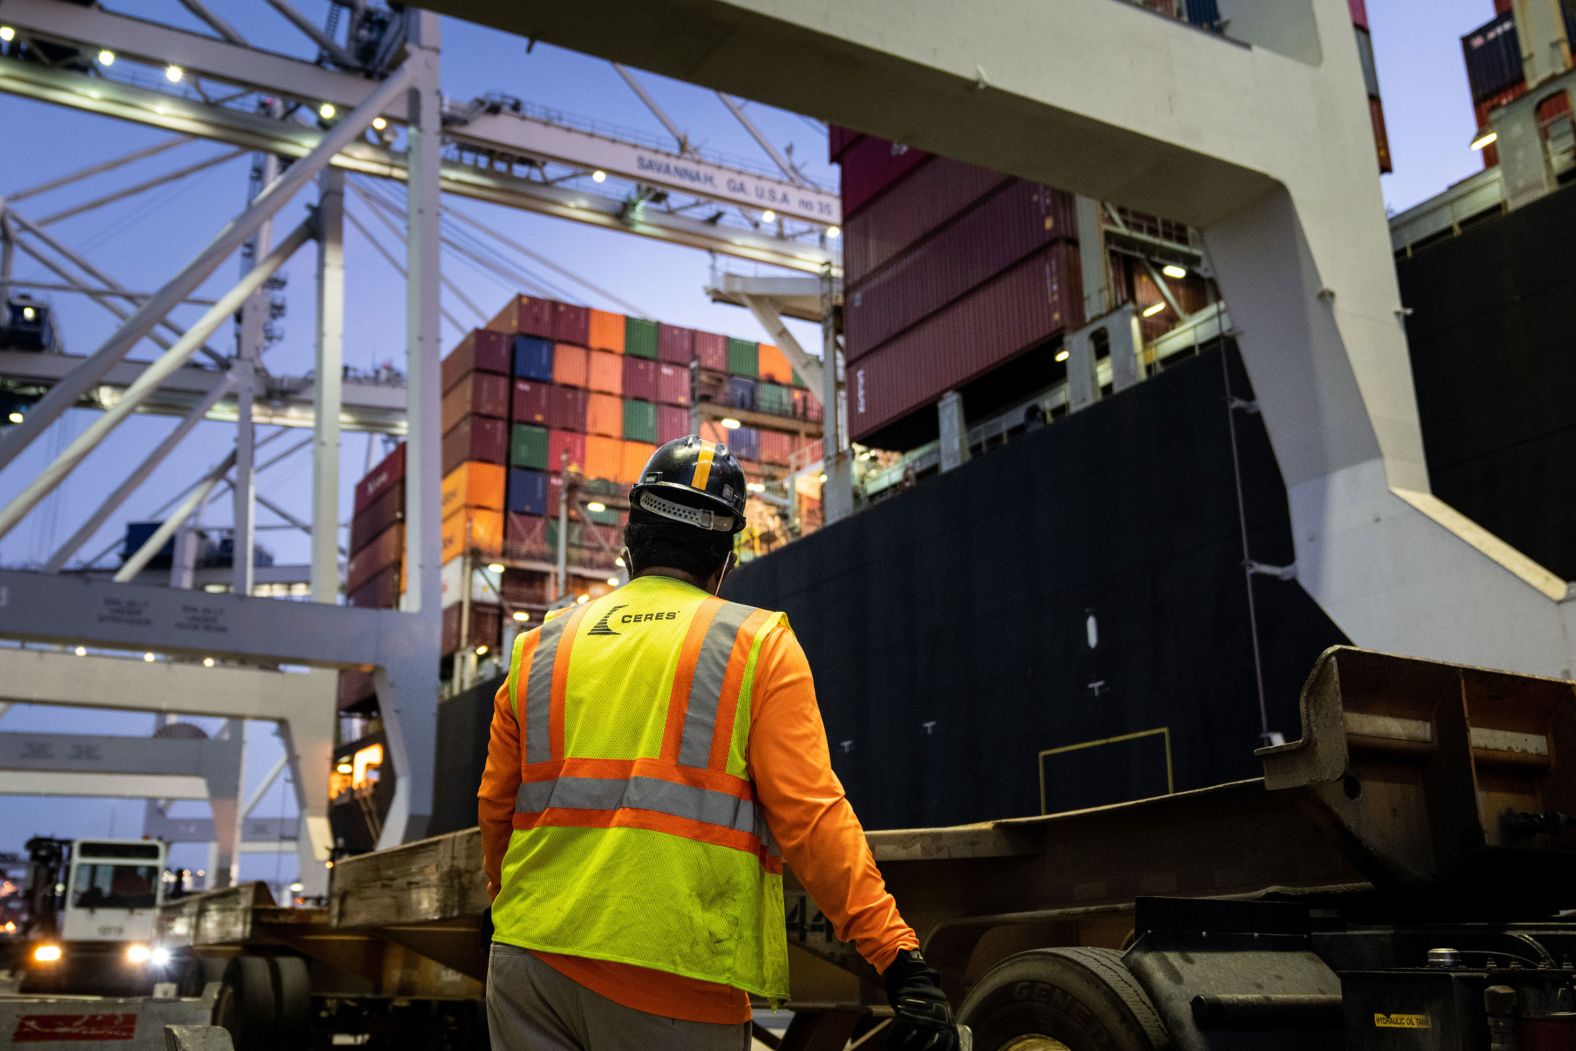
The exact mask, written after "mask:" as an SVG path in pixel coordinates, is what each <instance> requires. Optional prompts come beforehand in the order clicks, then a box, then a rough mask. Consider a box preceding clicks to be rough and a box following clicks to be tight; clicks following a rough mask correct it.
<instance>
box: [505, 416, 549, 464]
mask: <svg viewBox="0 0 1576 1051" xmlns="http://www.w3.org/2000/svg"><path fill="white" fill-rule="evenodd" d="M509 463H510V465H511V466H514V467H530V468H534V469H535V470H538V471H545V470H547V428H546V427H537V426H534V425H532V424H529V423H517V424H515V425H514V433H513V434H511V435H510V437H509Z"/></svg>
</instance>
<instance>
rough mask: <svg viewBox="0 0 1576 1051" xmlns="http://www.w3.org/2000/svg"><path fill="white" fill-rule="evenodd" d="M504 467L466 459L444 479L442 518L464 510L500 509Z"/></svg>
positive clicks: (501, 505) (501, 508)
mask: <svg viewBox="0 0 1576 1051" xmlns="http://www.w3.org/2000/svg"><path fill="white" fill-rule="evenodd" d="M503 486H504V466H503V465H502V464H497V463H483V462H482V461H480V460H467V461H466V462H464V463H462V464H460V466H458V467H456V468H455V469H454V470H452V471H450V472H449V473H448V474H447V475H445V476H444V478H443V489H442V493H443V517H444V518H448V517H449V516H450V515H452V514H454V512H456V511H459V510H462V509H463V508H467V507H480V508H485V509H487V510H489V511H502V510H503Z"/></svg>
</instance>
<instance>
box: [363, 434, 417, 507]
mask: <svg viewBox="0 0 1576 1051" xmlns="http://www.w3.org/2000/svg"><path fill="white" fill-rule="evenodd" d="M404 480H405V443H404V442H400V443H399V444H398V445H397V446H395V447H394V451H393V452H391V453H389V454H388V455H387V456H385V457H383V460H382V462H380V463H379V464H378V465H377V466H376V467H374V468H372V470H370V471H368V472H367V474H366V477H364V478H362V479H361V481H359V482H357V483H356V503H355V509H356V511H357V512H358V513H359V512H360V511H361V510H363V509H364V508H365V507H366V506H367V505H368V504H370V503H371V502H372V501H374V500H376V499H377V498H378V497H380V496H382V495H383V491H384V490H385V489H387V488H388V487H389V486H391V485H393V484H394V483H395V482H403V481H404Z"/></svg>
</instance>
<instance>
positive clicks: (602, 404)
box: [586, 359, 634, 478]
mask: <svg viewBox="0 0 1576 1051" xmlns="http://www.w3.org/2000/svg"><path fill="white" fill-rule="evenodd" d="M631 360H634V359H631ZM586 433H587V434H604V435H607V436H608V437H610V438H617V437H618V436H619V435H621V434H623V433H624V401H623V399H622V398H619V397H616V396H615V395H612V394H596V393H593V394H592V395H591V396H590V397H589V398H587V399H586ZM597 477H599V478H611V477H613V476H612V475H598V476H597Z"/></svg>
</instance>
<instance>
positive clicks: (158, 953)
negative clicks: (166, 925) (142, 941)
mask: <svg viewBox="0 0 1576 1051" xmlns="http://www.w3.org/2000/svg"><path fill="white" fill-rule="evenodd" d="M148 962H149V963H151V964H152V965H153V966H155V967H168V966H169V964H170V950H168V949H166V948H165V947H164V946H162V945H155V946H154V947H153V953H152V955H151V956H149V957H148Z"/></svg>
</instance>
